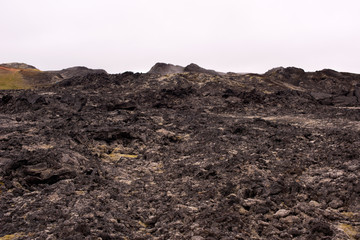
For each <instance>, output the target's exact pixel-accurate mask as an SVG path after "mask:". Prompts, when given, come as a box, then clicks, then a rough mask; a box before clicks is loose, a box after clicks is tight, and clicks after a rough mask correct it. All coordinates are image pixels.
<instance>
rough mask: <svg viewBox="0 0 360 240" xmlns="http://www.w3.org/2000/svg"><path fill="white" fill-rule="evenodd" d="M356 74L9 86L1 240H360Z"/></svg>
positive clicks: (98, 79)
mask: <svg viewBox="0 0 360 240" xmlns="http://www.w3.org/2000/svg"><path fill="white" fill-rule="evenodd" d="M359 93H360V76H359V75H356V74H350V73H339V72H335V71H332V70H323V71H319V72H312V73H306V72H304V71H303V70H301V69H297V68H277V69H273V70H271V71H269V72H267V73H266V74H264V75H258V74H246V75H239V74H226V75H222V76H220V75H215V74H206V73H198V72H191V73H190V72H183V73H177V74H170V75H162V74H158V75H157V74H134V73H130V72H127V73H123V74H116V75H109V74H105V73H100V74H90V75H86V76H78V77H73V78H70V79H67V80H62V81H60V82H59V83H57V84H55V85H53V86H49V87H44V88H41V89H37V90H21V91H19V90H18V91H0V226H1V227H0V239H2V240H3V239H192V240H201V239H224V240H225V239H360V233H359V232H360V229H359V228H360V180H359V179H360V162H359V156H360V137H359V136H360V135H359V131H360V122H359V120H360V95H359Z"/></svg>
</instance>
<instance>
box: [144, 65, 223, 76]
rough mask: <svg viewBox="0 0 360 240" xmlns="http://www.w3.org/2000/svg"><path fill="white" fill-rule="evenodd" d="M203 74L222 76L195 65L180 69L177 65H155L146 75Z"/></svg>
mask: <svg viewBox="0 0 360 240" xmlns="http://www.w3.org/2000/svg"><path fill="white" fill-rule="evenodd" d="M184 72H189V73H205V74H211V75H223V73H220V72H217V71H214V70H210V69H205V68H202V67H200V66H199V65H197V64H195V63H191V64H189V65H187V66H186V67H182V66H179V65H173V64H169V63H156V64H155V65H154V66H153V67H152V68H151V69H150V71H148V73H150V74H158V75H167V74H175V73H184Z"/></svg>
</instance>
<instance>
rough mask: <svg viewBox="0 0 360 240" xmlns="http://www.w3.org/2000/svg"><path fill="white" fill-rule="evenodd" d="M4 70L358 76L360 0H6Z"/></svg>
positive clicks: (0, 20) (1, 28)
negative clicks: (20, 66) (173, 69)
mask: <svg viewBox="0 0 360 240" xmlns="http://www.w3.org/2000/svg"><path fill="white" fill-rule="evenodd" d="M0 3H1V4H0V6H1V7H0V43H1V44H0V62H25V63H28V64H31V65H34V66H36V67H37V68H39V69H41V70H55V69H62V68H67V67H71V66H79V65H80V66H87V67H91V68H103V69H105V70H107V71H108V72H111V73H118V72H124V71H127V70H129V71H139V72H146V71H148V70H149V69H150V68H151V66H152V65H154V64H155V63H156V62H168V63H173V64H178V65H184V66H185V65H187V64H189V63H192V62H194V63H197V64H198V65H200V66H202V67H205V68H211V69H215V70H218V71H224V72H227V71H233V72H259V73H261V72H265V71H266V70H268V69H270V68H273V67H278V66H284V67H286V66H296V67H301V68H303V69H305V70H307V71H313V70H321V69H323V68H332V69H335V70H338V71H349V72H357V73H360V1H359V0H341V1H340V0H301V1H300V0H218V1H215V0H181V1H177V0H128V1H124V0H61V1H58V0H31V1H29V0H0Z"/></svg>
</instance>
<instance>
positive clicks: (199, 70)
mask: <svg viewBox="0 0 360 240" xmlns="http://www.w3.org/2000/svg"><path fill="white" fill-rule="evenodd" d="M184 72H190V73H206V74H211V75H219V73H218V72H216V71H214V70H209V69H205V68H202V67H200V66H199V65H196V64H194V63H191V64H189V65H187V66H186V67H185V68H184Z"/></svg>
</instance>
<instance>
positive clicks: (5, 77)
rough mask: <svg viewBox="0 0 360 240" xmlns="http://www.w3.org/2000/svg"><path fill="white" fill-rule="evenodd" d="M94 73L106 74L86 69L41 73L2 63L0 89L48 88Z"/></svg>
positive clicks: (0, 65)
mask: <svg viewBox="0 0 360 240" xmlns="http://www.w3.org/2000/svg"><path fill="white" fill-rule="evenodd" d="M94 73H106V71H105V70H102V69H90V68H87V67H71V68H66V69H63V70H59V71H41V70H39V69H37V68H36V67H34V66H31V65H28V64H25V63H3V64H0V89H3V90H5V89H28V88H34V87H35V88H36V87H43V86H49V85H52V84H54V83H56V82H59V81H62V80H65V79H69V78H72V77H76V76H86V75H87V74H94Z"/></svg>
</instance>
